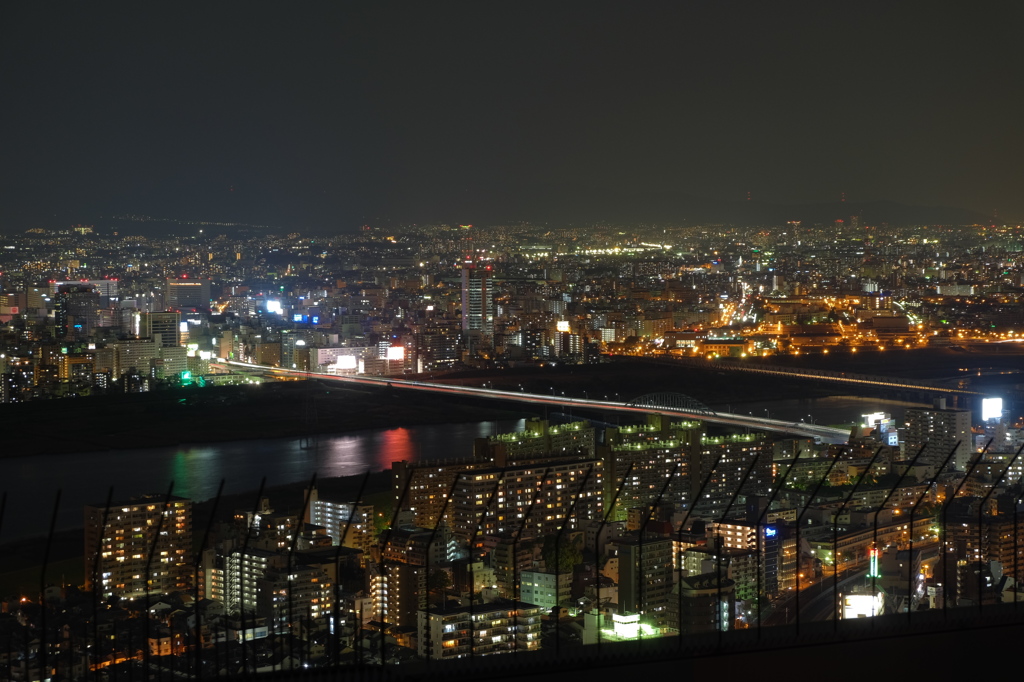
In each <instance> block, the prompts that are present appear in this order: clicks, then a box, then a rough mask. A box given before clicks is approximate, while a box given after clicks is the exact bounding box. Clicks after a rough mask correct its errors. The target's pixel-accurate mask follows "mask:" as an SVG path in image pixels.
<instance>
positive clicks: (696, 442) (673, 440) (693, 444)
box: [601, 414, 704, 518]
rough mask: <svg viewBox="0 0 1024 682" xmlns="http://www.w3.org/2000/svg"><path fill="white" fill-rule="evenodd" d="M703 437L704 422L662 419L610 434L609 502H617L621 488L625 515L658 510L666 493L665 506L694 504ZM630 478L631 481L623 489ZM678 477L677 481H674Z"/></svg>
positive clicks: (606, 452)
mask: <svg viewBox="0 0 1024 682" xmlns="http://www.w3.org/2000/svg"><path fill="white" fill-rule="evenodd" d="M703 435H704V428H703V425H702V424H701V422H697V421H681V422H675V423H673V422H671V421H670V419H669V418H668V417H667V416H664V415H658V414H651V415H648V416H647V423H646V424H640V425H636V426H621V427H617V428H609V429H606V430H605V438H604V442H605V445H604V446H603V447H602V448H601V458H602V459H603V460H604V462H605V472H606V486H607V489H606V491H605V496H606V498H607V499H611V497H612V495H614V491H615V490H617V489H618V487H619V486H620V485H621V486H622V492H621V493H620V494H619V502H618V506H619V508H620V509H629V508H632V507H644V506H646V505H650V504H653V503H654V502H655V501H656V500H657V498H658V496H659V495H661V493H662V491H664V493H665V495H664V497H663V498H662V500H663V501H664V502H668V503H671V504H675V505H678V504H682V503H684V502H686V501H688V500H689V499H691V498H692V495H691V494H690V490H689V487H690V486H689V485H688V483H687V481H688V480H689V472H690V466H691V461H692V460H693V459H694V458H696V457H699V456H700V448H701V443H702V436H703ZM626 472H629V479H628V480H627V481H625V485H623V477H624V476H626ZM673 472H675V474H674V480H672V481H668V480H667V479H668V478H669V477H670V476H673ZM666 484H667V487H666ZM617 518H618V517H617Z"/></svg>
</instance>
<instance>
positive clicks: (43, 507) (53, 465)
mask: <svg viewBox="0 0 1024 682" xmlns="http://www.w3.org/2000/svg"><path fill="white" fill-rule="evenodd" d="M908 406H910V404H909V403H900V402H896V401H890V400H877V399H869V398H856V397H846V396H836V397H830V398H816V399H813V400H782V401H775V402H765V403H744V404H737V405H732V406H726V405H713V406H712V407H713V408H714V409H716V410H718V411H726V410H727V409H728V408H732V410H733V411H735V412H737V413H740V414H746V413H748V412H750V413H752V414H754V415H756V416H769V414H770V416H771V417H772V418H774V419H782V420H788V421H800V420H801V419H803V420H810V419H814V421H816V422H817V423H819V424H839V423H844V422H845V423H849V422H851V421H854V420H859V417H860V415H862V414H867V413H870V412H876V411H884V412H889V413H891V414H892V416H893V417H894V418H895V419H897V420H898V421H899V420H902V418H903V413H904V411H905V410H906V408H907V407H908ZM524 426H525V421H524V420H519V421H518V422H480V423H470V424H440V425H432V426H415V427H408V428H395V429H374V430H368V431H358V432H351V433H345V434H338V435H322V436H320V437H319V440H318V441H317V443H316V446H315V447H310V448H306V449H304V448H303V447H302V446H301V444H300V441H299V439H275V440H254V441H235V442H229V443H210V444H201V445H183V446H172V447H161V448H151V449H141V450H120V451H110V452H91V453H81V454H68V455H47V456H40V457H13V458H7V459H0V493H3V492H6V493H7V505H6V514H5V518H4V519H3V527H2V528H0V543H2V542H5V541H9V540H12V539H16V538H20V537H27V536H31V535H41V534H44V533H45V532H46V529H47V527H48V526H49V520H50V516H51V514H52V510H53V503H54V496H55V494H56V491H57V490H58V489H61V490H62V497H61V505H60V509H59V512H58V517H57V528H58V529H62V528H76V527H80V526H81V525H82V514H83V507H84V506H85V505H86V504H101V503H102V502H103V501H104V500H105V499H106V496H107V491H108V489H109V488H110V486H113V488H114V500H115V501H121V500H124V499H127V498H129V497H132V496H135V495H141V494H144V493H160V494H163V493H166V491H167V487H168V485H169V483H170V482H171V481H173V482H174V493H175V494H176V495H180V496H181V497H188V498H191V499H193V500H196V501H200V500H206V499H209V498H211V497H213V496H214V495H216V494H217V487H218V485H219V484H220V481H221V479H224V481H225V485H224V491H225V493H228V494H231V493H241V492H247V491H254V490H256V489H257V488H259V485H260V480H261V478H263V477H264V476H265V477H266V479H267V486H275V485H282V484H288V483H296V482H300V481H308V480H310V479H311V478H312V476H313V473H314V472H316V474H317V476H318V477H321V478H323V477H328V478H329V477H335V476H351V475H356V474H360V473H363V472H365V471H366V470H367V469H372V470H375V471H381V470H384V469H388V468H390V467H391V464H392V463H393V462H396V461H400V460H403V459H404V460H407V461H431V460H438V459H445V458H466V457H470V456H471V455H472V447H473V440H474V439H475V438H483V437H486V436H490V435H493V434H495V433H504V432H508V431H517V430H522V429H523V428H524Z"/></svg>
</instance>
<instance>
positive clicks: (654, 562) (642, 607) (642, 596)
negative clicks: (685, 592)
mask: <svg viewBox="0 0 1024 682" xmlns="http://www.w3.org/2000/svg"><path fill="white" fill-rule="evenodd" d="M614 545H615V548H616V551H617V553H618V557H619V608H620V609H621V610H622V613H627V614H640V615H641V616H642V618H643V620H644V621H645V622H647V623H648V624H650V625H655V626H666V625H672V623H669V622H668V616H669V600H670V598H671V597H672V539H671V538H643V540H642V541H641V539H640V538H639V537H637V536H634V537H629V538H621V539H619V540H616V541H615V543H614Z"/></svg>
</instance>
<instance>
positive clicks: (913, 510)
mask: <svg viewBox="0 0 1024 682" xmlns="http://www.w3.org/2000/svg"><path fill="white" fill-rule="evenodd" d="M959 447H960V441H957V442H956V445H954V446H953V449H952V450H950V451H949V454H948V455H946V459H944V460H943V461H942V466H940V467H939V468H938V469H937V470H936V471H935V474H934V475H933V476H932V479H931V481H929V483H928V486H927V487H926V488H925V489H924V492H922V493H921V494H920V495H919V496H918V498H917V501H916V502H914V506H913V507H911V508H910V547H909V549H908V556H910V557H913V556H914V515H915V514H917V508H918V506H919V505H920V504H921V502H922V500H924V496H925V495H926V494H927V493H928V490H929V488H931V487H932V486H933V485H934V486H937V485H938V479H939V474H941V473H942V472H943V471H944V470H945V468H946V465H948V464H949V460H951V459H953V455H955V454H956V451H957V448H959ZM911 568H913V567H911ZM907 573H908V574H909V580H908V590H907V624H908V625H909V624H910V619H911V617H912V613H913V610H912V609H911V606H912V604H913V601H914V600H913V597H914V577H915V576H914V572H913V570H910V571H907ZM943 590H945V586H943Z"/></svg>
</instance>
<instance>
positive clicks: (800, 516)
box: [786, 452, 839, 636]
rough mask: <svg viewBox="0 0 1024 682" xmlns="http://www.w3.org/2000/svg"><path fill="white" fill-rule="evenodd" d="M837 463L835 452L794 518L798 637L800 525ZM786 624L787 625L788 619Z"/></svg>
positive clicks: (833, 553)
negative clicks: (805, 502)
mask: <svg viewBox="0 0 1024 682" xmlns="http://www.w3.org/2000/svg"><path fill="white" fill-rule="evenodd" d="M838 461H839V453H838V452H837V453H836V456H835V457H833V458H832V461H831V462H829V465H828V468H827V469H825V474H824V475H823V476H822V477H821V478H820V479H819V480H818V483H817V484H816V485H815V486H814V491H813V492H812V493H811V495H810V497H808V498H807V504H805V505H804V508H803V509H801V510H800V513H799V514H797V516H796V590H794V594H793V599H794V600H795V602H796V604H795V606H794V608H795V610H796V634H797V635H798V636H799V635H800V525H801V524H802V523H803V520H804V514H806V513H807V510H808V509H809V508H810V506H811V504H813V502H814V498H815V497H817V496H818V492H819V491H821V486H823V485H824V484H825V481H826V480H828V477H829V474H831V473H832V469H833V468H835V466H836V462H838ZM835 560H836V548H835V547H832V561H833V562H834V561H835ZM786 624H787V625H788V624H789V622H788V619H787V623H786Z"/></svg>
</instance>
